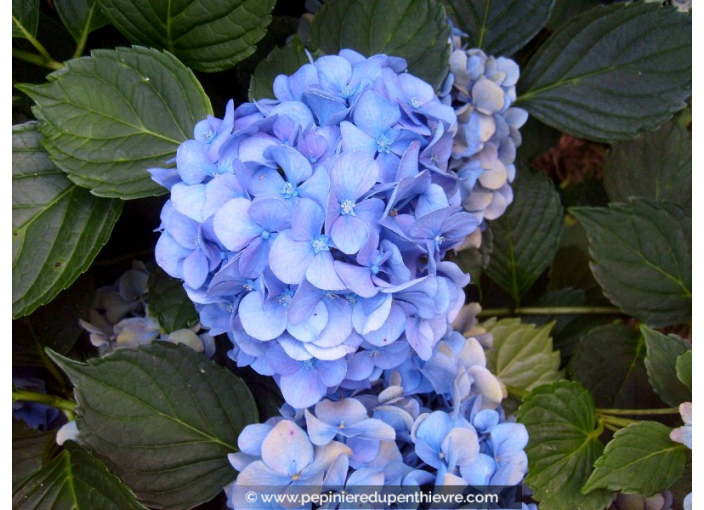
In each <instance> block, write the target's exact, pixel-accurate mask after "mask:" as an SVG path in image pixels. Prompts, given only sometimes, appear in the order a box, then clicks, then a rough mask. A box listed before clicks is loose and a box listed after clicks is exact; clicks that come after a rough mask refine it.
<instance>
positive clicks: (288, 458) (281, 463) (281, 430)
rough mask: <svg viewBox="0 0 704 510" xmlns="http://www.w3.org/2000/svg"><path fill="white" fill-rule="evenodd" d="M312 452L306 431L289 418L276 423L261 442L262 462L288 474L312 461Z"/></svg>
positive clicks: (300, 469)
mask: <svg viewBox="0 0 704 510" xmlns="http://www.w3.org/2000/svg"><path fill="white" fill-rule="evenodd" d="M314 454H315V452H314V450H313V445H312V444H311V442H310V440H309V439H308V436H307V435H306V433H305V432H303V430H302V429H301V427H299V426H298V425H296V424H295V423H294V422H292V421H289V420H283V421H280V422H279V423H277V424H276V425H275V426H274V428H273V430H272V431H271V432H269V435H268V436H267V437H266V439H265V440H264V442H263V443H262V460H263V461H264V463H265V464H266V465H267V466H269V467H270V468H272V469H274V470H275V471H277V472H279V473H281V474H286V475H288V476H293V475H295V474H298V473H300V472H301V471H302V470H303V469H304V468H305V467H306V466H308V465H309V464H310V463H311V462H313V458H314ZM240 476H241V475H240Z"/></svg>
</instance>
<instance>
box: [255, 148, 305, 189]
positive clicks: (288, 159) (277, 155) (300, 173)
mask: <svg viewBox="0 0 704 510" xmlns="http://www.w3.org/2000/svg"><path fill="white" fill-rule="evenodd" d="M265 156H267V157H268V158H271V159H273V160H274V161H276V163H277V164H278V165H279V166H280V167H281V168H282V169H283V171H284V173H285V174H286V180H288V182H292V183H295V184H298V183H301V182H303V181H305V180H306V179H308V178H309V177H310V176H311V175H313V168H312V167H311V166H310V162H309V161H308V160H307V159H306V157H305V156H304V155H303V154H301V153H300V152H298V151H297V150H296V149H294V148H292V147H288V146H285V145H277V146H274V147H270V148H269V149H267V151H266V153H265Z"/></svg>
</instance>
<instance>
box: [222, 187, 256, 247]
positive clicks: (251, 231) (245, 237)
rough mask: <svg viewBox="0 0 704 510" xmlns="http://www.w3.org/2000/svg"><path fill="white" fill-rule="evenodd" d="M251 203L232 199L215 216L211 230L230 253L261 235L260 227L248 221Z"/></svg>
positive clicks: (243, 199) (244, 199) (241, 199)
mask: <svg viewBox="0 0 704 510" xmlns="http://www.w3.org/2000/svg"><path fill="white" fill-rule="evenodd" d="M251 204H252V202H250V201H249V200H247V199H246V198H233V199H232V200H230V201H229V202H227V203H226V204H225V205H223V206H222V207H221V208H220V210H219V211H218V212H217V213H216V214H215V217H214V218H213V228H214V230H215V235H217V236H218V239H219V240H220V242H221V243H222V244H223V245H224V246H225V247H226V248H227V249H228V250H230V251H239V250H241V249H242V248H244V247H245V246H246V245H247V244H249V242H250V241H251V240H252V239H253V238H255V237H258V236H259V235H260V234H261V233H262V230H263V229H262V227H260V226H259V225H257V224H256V223H254V222H253V221H252V220H251V219H249V214H247V212H248V211H249V207H250V206H251Z"/></svg>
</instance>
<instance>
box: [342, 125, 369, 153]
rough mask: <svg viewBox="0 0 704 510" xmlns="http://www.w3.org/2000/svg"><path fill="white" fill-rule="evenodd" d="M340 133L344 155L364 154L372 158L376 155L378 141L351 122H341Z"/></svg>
mask: <svg viewBox="0 0 704 510" xmlns="http://www.w3.org/2000/svg"><path fill="white" fill-rule="evenodd" d="M340 131H341V133H342V150H343V154H344V153H345V152H350V151H356V152H362V153H364V154H369V155H370V156H373V155H374V154H376V140H374V138H372V137H371V136H369V135H368V134H366V133H365V132H364V131H362V130H361V129H359V128H358V127H357V126H355V125H354V124H352V123H351V122H348V121H344V122H341V123H340Z"/></svg>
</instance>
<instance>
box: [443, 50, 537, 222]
mask: <svg viewBox="0 0 704 510" xmlns="http://www.w3.org/2000/svg"><path fill="white" fill-rule="evenodd" d="M460 42H461V38H460V37H459V36H455V37H454V38H453V39H452V43H453V47H454V48H455V49H454V51H453V52H452V54H451V55H450V71H451V72H450V74H449V75H448V77H447V79H446V81H445V83H444V84H443V92H442V95H443V101H444V102H446V103H448V104H452V105H453V106H454V107H455V111H456V113H457V120H458V123H459V126H458V129H457V134H456V135H455V138H454V146H453V149H452V156H451V158H450V165H449V166H450V169H451V170H453V171H454V172H457V175H458V177H459V178H460V180H461V182H462V186H461V187H460V191H461V195H462V205H463V206H464V208H465V209H467V210H468V211H469V212H471V213H472V214H474V215H475V216H476V217H477V218H478V219H479V220H485V219H486V220H495V219H496V218H498V217H499V216H501V215H502V214H503V213H504V211H505V210H506V208H507V207H508V206H509V204H510V203H511V202H512V201H513V191H512V190H511V185H510V183H511V182H513V180H514V178H515V177H516V167H515V165H514V162H515V160H516V149H517V148H518V146H519V145H520V144H521V134H520V132H519V129H520V127H521V126H523V124H525V123H526V121H527V120H528V112H526V111H525V110H523V109H521V108H516V107H512V106H511V105H512V104H513V103H514V102H515V100H516V83H517V82H518V77H519V74H520V71H519V68H518V64H516V63H515V62H514V61H513V60H511V59H509V58H505V57H499V58H494V57H489V56H487V55H486V54H485V53H484V52H483V51H482V50H479V49H469V50H468V49H464V48H460V47H459V45H460Z"/></svg>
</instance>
